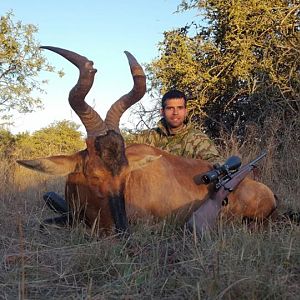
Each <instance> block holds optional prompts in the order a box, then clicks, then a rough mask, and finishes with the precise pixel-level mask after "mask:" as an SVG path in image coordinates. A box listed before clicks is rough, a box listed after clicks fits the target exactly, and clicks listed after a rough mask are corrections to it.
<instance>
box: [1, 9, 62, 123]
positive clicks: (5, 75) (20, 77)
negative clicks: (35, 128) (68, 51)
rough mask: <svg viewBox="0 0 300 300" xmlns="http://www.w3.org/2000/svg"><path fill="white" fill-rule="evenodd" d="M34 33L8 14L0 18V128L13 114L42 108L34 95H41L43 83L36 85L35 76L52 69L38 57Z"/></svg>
mask: <svg viewBox="0 0 300 300" xmlns="http://www.w3.org/2000/svg"><path fill="white" fill-rule="evenodd" d="M37 31H38V28H37V27H36V26H34V25H32V24H26V25H24V24H22V22H20V21H17V22H16V21H14V19H13V13H12V12H8V13H6V14H5V15H3V16H1V18H0V118H1V120H2V122H1V121H0V124H1V123H4V122H7V121H8V120H9V119H10V115H9V113H10V112H11V111H13V110H15V111H18V112H22V113H27V112H32V111H34V110H35V109H37V108H41V107H42V101H41V99H40V98H39V97H37V96H36V94H34V92H39V93H41V92H43V89H42V84H44V83H46V81H42V82H40V81H39V80H38V78H37V76H38V75H39V74H40V72H41V71H49V72H55V69H54V68H53V67H52V66H51V65H50V64H48V62H47V60H46V58H45V57H43V56H42V54H41V51H40V49H39V44H38V42H37V40H36V39H35V34H36V33H37ZM59 74H60V75H61V76H62V75H63V73H62V72H61V71H60V72H59Z"/></svg>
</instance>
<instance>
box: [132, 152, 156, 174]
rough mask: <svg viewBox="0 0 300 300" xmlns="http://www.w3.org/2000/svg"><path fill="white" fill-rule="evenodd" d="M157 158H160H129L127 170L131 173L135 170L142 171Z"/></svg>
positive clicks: (147, 156)
mask: <svg viewBox="0 0 300 300" xmlns="http://www.w3.org/2000/svg"><path fill="white" fill-rule="evenodd" d="M159 158H161V155H146V156H144V157H142V158H137V157H135V158H133V157H132V158H129V159H128V162H129V170H130V172H132V171H134V170H136V169H142V168H144V167H146V166H147V165H149V164H151V163H152V162H153V161H155V160H157V159H159Z"/></svg>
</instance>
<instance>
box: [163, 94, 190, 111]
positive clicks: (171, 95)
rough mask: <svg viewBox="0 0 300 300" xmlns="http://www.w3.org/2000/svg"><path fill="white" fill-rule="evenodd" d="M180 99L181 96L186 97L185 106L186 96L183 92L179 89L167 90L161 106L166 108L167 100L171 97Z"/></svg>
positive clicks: (185, 100)
mask: <svg viewBox="0 0 300 300" xmlns="http://www.w3.org/2000/svg"><path fill="white" fill-rule="evenodd" d="M174 98H175V99H179V98H183V99H184V106H186V102H187V99H186V96H185V94H184V93H183V92H181V91H179V90H175V89H174V90H170V91H168V92H166V93H165V94H164V95H163V97H162V99H161V107H162V108H163V109H164V108H165V107H166V101H167V100H169V99H174Z"/></svg>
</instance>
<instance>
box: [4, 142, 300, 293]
mask: <svg viewBox="0 0 300 300" xmlns="http://www.w3.org/2000/svg"><path fill="white" fill-rule="evenodd" d="M230 143H231V144H230ZM264 143H265V145H267V146H268V147H269V148H268V150H269V155H268V158H267V159H266V160H264V163H262V165H263V167H262V168H261V170H262V173H261V177H262V179H263V181H264V182H267V183H268V185H270V186H271V187H272V188H273V190H274V191H275V192H276V193H277V194H278V196H279V197H280V198H281V199H282V201H281V202H282V205H281V208H280V210H281V211H284V210H286V209H287V208H293V209H298V210H300V209H299V205H300V202H299V197H298V195H299V189H300V183H299V182H300V180H299V179H300V178H299V177H300V171H299V170H300V168H299V154H298V153H299V151H300V147H299V144H298V145H294V147H290V148H287V149H282V150H281V154H280V155H281V156H280V157H279V155H278V153H274V149H273V152H272V151H271V150H272V148H271V146H270V145H271V142H270V141H265V142H264ZM227 144H228V147H231V148H230V149H231V150H230V152H228V153H227V154H230V153H236V154H237V153H239V154H242V155H243V157H244V159H245V161H248V160H250V159H253V158H254V157H255V155H257V154H258V153H259V150H260V148H259V147H257V144H255V143H252V146H251V145H250V144H249V143H248V144H247V145H245V146H242V147H237V146H236V143H235V141H234V139H233V138H232V139H231V140H230V139H227ZM254 145H255V146H254ZM263 148H264V147H263ZM249 149H251V150H250V151H249ZM224 154H226V153H224ZM7 167H8V166H5V163H4V162H2V163H1V167H0V174H1V172H2V170H3V169H4V168H6V169H7ZM3 173H5V172H2V174H3ZM2 176H4V175H2ZM2 178H3V177H2ZM63 183H64V179H63V178H58V179H53V178H52V177H46V176H41V175H38V174H36V173H33V172H30V171H27V170H24V169H20V168H17V171H16V176H15V177H14V178H9V180H6V183H5V184H4V185H2V186H1V187H0V212H1V218H0V220H1V221H0V224H1V226H0V241H1V247H0V251H1V252H0V257H1V258H2V260H1V265H0V299H18V298H19V299H299V295H300V284H299V282H300V229H299V226H298V225H296V224H292V223H290V222H283V221H281V222H275V221H274V222H270V223H269V224H268V225H267V226H266V227H265V228H263V229H259V230H257V231H252V232H251V231H249V230H248V229H247V227H246V226H245V225H243V224H242V223H241V222H239V221H237V222H235V223H232V224H229V225H226V226H225V225H223V224H222V223H221V224H220V227H221V228H220V230H219V233H218V234H216V233H212V234H211V235H208V236H206V237H205V238H204V239H203V240H198V239H197V238H196V237H195V236H193V235H191V234H190V233H188V232H186V231H185V230H184V229H183V228H177V227H176V226H174V225H173V224H170V223H167V222H161V223H159V224H142V223H138V224H135V225H132V232H133V234H132V235H131V236H130V238H128V239H119V238H116V237H106V238H102V239H96V238H94V237H91V236H89V235H88V234H87V232H86V230H85V228H84V227H83V226H78V227H77V228H74V229H55V228H50V229H48V230H45V231H43V232H41V231H40V230H39V223H40V222H41V220H43V219H44V218H46V217H49V216H51V214H52V213H51V212H50V211H49V210H48V209H47V208H46V207H45V205H44V203H43V200H42V194H43V193H44V192H46V191H49V190H52V191H56V192H59V193H62V192H63Z"/></svg>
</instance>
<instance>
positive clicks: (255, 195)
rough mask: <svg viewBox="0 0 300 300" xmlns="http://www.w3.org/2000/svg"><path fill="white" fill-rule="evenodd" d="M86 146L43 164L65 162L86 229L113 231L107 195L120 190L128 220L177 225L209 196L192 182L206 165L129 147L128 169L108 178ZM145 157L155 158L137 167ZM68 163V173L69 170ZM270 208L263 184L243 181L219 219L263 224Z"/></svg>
mask: <svg viewBox="0 0 300 300" xmlns="http://www.w3.org/2000/svg"><path fill="white" fill-rule="evenodd" d="M87 145H88V151H86V150H85V151H81V152H78V153H77V154H75V155H72V156H70V157H69V158H68V157H66V156H64V157H63V158H64V159H62V158H61V157H57V156H56V157H52V158H46V159H45V160H46V161H51V163H53V162H54V163H55V162H56V161H57V162H58V164H59V170H61V168H62V166H61V164H62V162H63V161H64V164H65V165H66V166H67V170H66V171H67V172H70V173H69V175H68V177H67V182H66V199H67V201H68V202H69V204H70V206H71V207H72V209H73V212H74V214H75V215H76V216H81V217H82V216H83V214H84V217H85V220H86V222H87V224H88V225H89V226H91V227H93V226H95V225H96V227H97V228H99V229H100V228H102V229H105V230H106V231H107V230H109V229H110V228H111V226H113V221H112V218H111V215H110V214H109V213H107V212H108V211H109V208H108V201H107V198H106V195H107V194H118V193H121V192H122V189H123V187H124V196H125V203H126V212H127V215H128V218H129V220H136V219H137V218H148V217H158V218H164V217H167V216H170V215H176V217H177V220H178V221H179V222H184V221H185V220H186V219H187V218H188V217H189V216H190V214H191V212H192V211H194V210H195V209H197V208H198V207H200V205H201V203H203V201H204V200H205V199H207V197H208V196H209V188H210V186H207V185H204V184H201V185H196V184H195V182H194V177H195V176H196V175H199V174H201V173H204V172H207V171H209V170H211V169H212V165H211V164H210V163H209V162H207V161H203V160H194V159H187V158H183V157H180V156H175V155H171V154H169V153H167V152H165V151H162V150H160V149H157V148H153V147H151V146H147V145H131V146H129V147H127V148H126V157H127V159H128V162H129V165H125V166H123V167H122V171H121V172H120V173H119V174H118V175H116V176H113V175H112V174H111V173H110V172H109V171H107V170H105V168H103V167H102V166H101V161H100V160H99V159H98V158H97V157H96V156H95V155H94V153H93V150H92V149H93V148H94V147H93V139H91V138H90V139H89V140H88V142H87ZM90 148H91V149H90ZM91 156H92V157H91ZM145 157H156V159H154V160H153V161H151V162H148V163H146V165H142V166H141V167H138V165H139V163H140V162H141V161H143V159H144V158H145ZM72 163H73V168H74V169H73V170H74V171H73V172H71V169H70V165H71V164H72ZM135 163H136V164H137V165H134V164H135ZM23 165H25V166H26V164H24V163H23ZM132 168H133V169H132ZM40 171H41V169H40ZM275 208H276V201H275V198H274V195H273V193H272V191H271V190H270V189H269V188H268V187H267V186H265V185H264V184H262V183H260V182H257V181H254V180H253V179H251V178H246V179H245V180H244V181H242V182H241V184H240V185H239V186H238V187H237V189H236V190H235V191H234V192H233V193H231V194H230V195H229V204H228V205H227V206H225V207H223V209H222V214H223V215H224V216H227V217H250V218H258V219H263V218H266V217H268V216H269V214H270V213H271V212H272V211H273V210H274V209H275ZM101 212H105V213H101Z"/></svg>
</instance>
